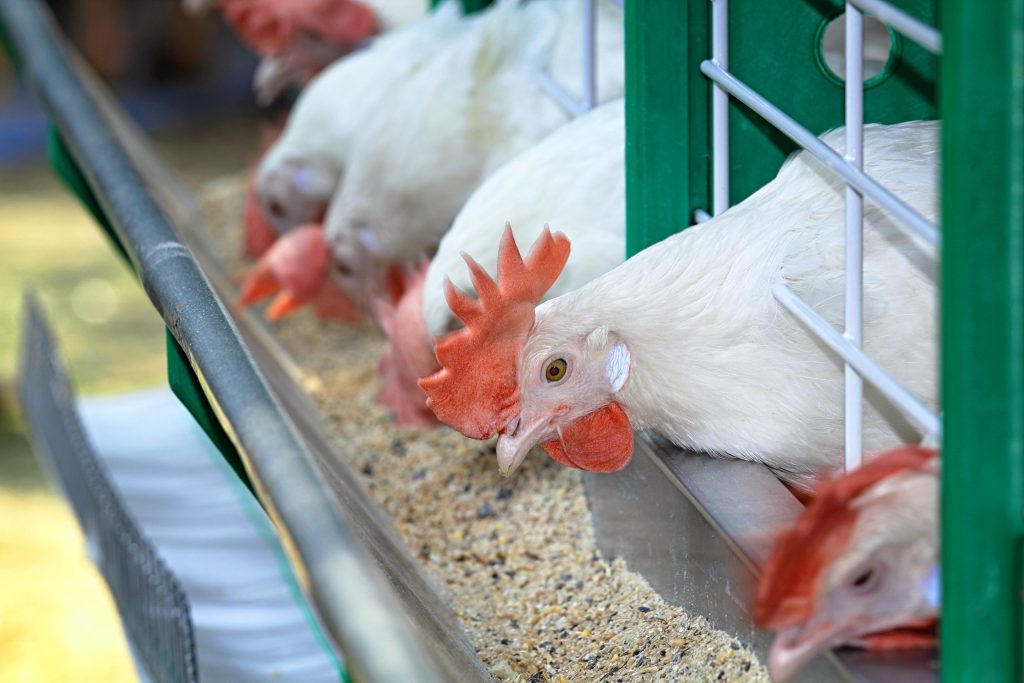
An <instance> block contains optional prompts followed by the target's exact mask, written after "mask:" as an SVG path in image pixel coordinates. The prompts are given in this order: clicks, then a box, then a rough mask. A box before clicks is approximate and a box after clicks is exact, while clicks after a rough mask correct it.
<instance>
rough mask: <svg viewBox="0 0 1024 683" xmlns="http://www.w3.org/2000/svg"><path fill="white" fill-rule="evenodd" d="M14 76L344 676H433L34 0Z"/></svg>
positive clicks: (8, 15)
mask: <svg viewBox="0 0 1024 683" xmlns="http://www.w3.org/2000/svg"><path fill="white" fill-rule="evenodd" d="M0 20H2V21H3V23H4V26H5V28H6V31H7V35H8V36H9V37H10V38H11V40H12V43H13V47H14V49H15V51H16V52H17V53H18V56H19V58H20V62H21V63H22V65H23V72H22V75H23V77H24V78H25V80H26V81H27V82H28V84H29V85H30V86H31V87H32V88H33V90H34V91H35V92H36V94H37V95H38V96H39V98H40V100H41V101H42V103H43V105H44V107H45V109H46V110H47V112H48V113H49V115H50V116H52V117H53V119H54V120H55V121H56V123H57V125H58V126H59V127H60V130H61V134H62V136H63V138H64V139H65V140H66V141H67V143H68V146H69V148H70V149H71V152H72V154H73V156H74V158H75V160H76V162H77V164H78V165H79V167H80V168H81V169H82V171H83V173H84V175H85V177H86V179H87V181H88V183H89V186H90V188H91V190H92V192H93V193H94V194H95V195H96V197H97V198H98V199H99V202H100V204H101V206H102V209H103V211H104V213H105V214H106V215H107V216H108V217H109V218H110V220H111V223H112V224H113V227H114V229H115V231H116V233H117V235H118V238H119V240H120V241H121V243H122V244H123V245H124V247H125V249H126V250H127V252H128V255H129V256H130V258H131V260H132V264H133V266H134V268H135V270H136V272H137V273H138V274H139V277H140V278H141V280H142V283H143V286H144V288H145V291H146V293H147V294H148V295H149V297H150V299H151V301H152V302H153V304H154V306H155V307H156V309H157V311H158V312H159V313H160V314H161V316H162V317H163V319H164V321H165V322H166V323H167V325H168V328H169V329H170V330H171V332H172V334H173V335H174V336H175V339H176V340H177V342H178V343H179V344H180V345H181V347H182V349H184V350H185V351H186V353H187V354H188V357H189V360H190V362H191V363H192V366H193V368H194V369H195V371H196V373H197V374H198V375H199V377H200V378H201V380H202V382H203V386H204V388H205V389H206V391H207V392H208V394H207V395H208V397H209V398H210V400H211V402H212V403H213V405H214V408H215V409H216V411H217V414H218V416H219V418H220V420H221V422H222V424H224V425H225V426H226V428H227V429H228V432H229V433H230V434H231V435H232V438H233V439H234V440H235V441H236V445H237V446H238V450H239V452H240V453H241V454H242V456H243V458H244V459H245V465H246V469H247V471H248V472H249V473H250V475H251V476H252V479H253V481H254V482H255V483H256V484H257V489H258V492H259V495H260V497H261V499H262V501H263V502H264V503H265V504H266V505H267V508H268V512H269V513H270V514H271V517H272V518H273V519H274V520H275V522H276V523H277V528H278V530H279V532H280V533H281V534H282V537H283V539H282V540H283V545H284V546H285V548H287V549H288V550H289V552H290V553H291V559H292V562H293V563H294V564H295V565H296V569H297V574H298V575H299V576H300V578H301V579H302V580H303V582H304V584H305V587H306V588H307V589H308V590H309V592H310V596H311V598H312V602H313V603H314V605H315V606H316V607H317V610H318V612H319V614H320V616H321V617H322V619H323V622H324V625H325V626H326V628H327V630H328V631H329V632H330V634H331V635H332V636H333V637H334V638H335V640H336V642H337V643H338V644H339V645H340V646H341V648H342V650H343V651H344V653H345V656H346V664H347V665H348V667H349V669H350V672H351V673H352V674H353V676H354V678H356V679H358V680H361V681H366V682H367V683H377V682H380V681H411V680H415V681H439V680H442V677H441V676H440V675H439V674H438V670H437V667H436V664H435V661H434V659H433V658H432V657H431V656H430V655H429V653H427V652H426V651H424V650H423V648H422V646H421V644H420V642H419V639H418V638H417V637H416V635H414V633H413V631H412V629H411V628H410V625H409V623H408V622H407V621H405V618H404V617H403V616H402V614H401V612H400V610H399V609H398V606H397V605H398V603H397V601H396V598H395V596H394V594H393V592H392V591H393V589H392V587H391V586H390V585H389V584H388V583H387V581H386V580H385V579H384V577H383V576H382V575H381V572H380V570H379V569H378V568H377V567H376V566H375V565H374V562H373V560H372V559H371V558H370V557H369V556H368V554H367V552H366V549H365V548H364V547H363V546H362V545H361V544H360V543H359V541H358V540H357V539H356V537H355V535H354V534H353V531H352V530H350V529H349V528H348V527H347V526H346V525H345V524H344V523H343V522H342V521H341V519H340V518H339V517H338V514H337V512H336V510H335V509H334V507H333V505H332V503H331V500H330V499H329V498H328V496H327V494H326V492H325V490H324V485H323V483H322V481H321V479H320V477H319V475H318V474H317V472H316V470H315V466H314V463H313V459H312V456H311V455H310V453H309V451H308V450H307V448H306V447H305V445H304V444H303V443H302V441H301V439H300V438H299V437H298V435H297V434H296V432H295V428H294V426H293V425H292V423H291V422H290V421H289V420H288V419H287V418H285V417H284V415H283V414H282V411H281V407H280V405H279V404H278V403H277V401H276V400H275V398H274V396H273V395H272V393H271V392H270V390H269V388H268V387H267V384H266V382H265V381H264V379H263V376H262V375H261V374H260V372H259V371H258V370H257V369H256V367H255V366H254V365H253V362H252V358H251V357H250V356H249V353H248V352H247V350H246V349H245V348H244V347H243V346H242V344H241V342H240V340H239V338H238V333H237V331H236V329H235V328H234V326H233V325H232V323H231V321H230V319H229V318H228V316H227V314H226V312H225V309H224V307H223V306H222V304H221V303H220V301H219V300H218V299H217V298H216V296H215V295H214V293H213V292H212V291H211V289H210V286H209V283H208V282H207V280H206V278H205V277H204V275H203V273H202V271H201V270H200V268H199V266H198V264H197V263H196V261H195V259H194V258H193V257H192V255H191V254H190V252H189V251H188V249H187V248H186V247H185V245H183V244H182V243H181V241H180V240H179V238H178V236H177V235H176V234H175V232H174V230H173V229H172V227H171V226H170V224H169V223H168V220H167V217H166V216H165V215H164V214H163V213H162V212H161V210H160V208H159V207H158V205H157V204H156V202H155V201H154V199H153V197H152V195H151V194H150V193H149V192H148V191H147V189H146V187H145V184H144V182H143V180H142V178H141V177H140V175H139V172H138V170H137V169H136V168H135V166H134V165H133V162H132V160H131V158H130V157H129V155H128V154H127V153H126V151H125V149H124V147H123V145H122V143H121V141H120V140H119V139H118V138H117V136H116V135H115V134H114V133H113V132H112V130H111V129H110V128H109V126H108V125H107V124H106V122H105V119H104V117H103V115H102V112H101V109H100V107H99V106H98V105H97V103H96V101H95V99H94V98H93V97H92V96H91V95H90V93H89V91H88V90H87V89H86V88H85V87H83V85H82V82H81V81H80V80H79V79H78V78H77V77H76V75H75V72H74V70H73V69H72V68H71V67H70V66H69V64H70V63H71V58H70V57H69V56H68V52H69V49H68V48H67V47H66V46H65V45H64V44H63V43H62V42H61V41H60V40H59V39H58V37H57V36H58V33H57V30H56V28H55V27H54V23H53V20H52V17H49V16H48V15H47V14H46V13H45V12H44V10H43V9H42V7H41V6H40V4H39V2H38V0H4V1H3V2H0Z"/></svg>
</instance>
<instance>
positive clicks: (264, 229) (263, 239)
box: [242, 173, 277, 259]
mask: <svg viewBox="0 0 1024 683" xmlns="http://www.w3.org/2000/svg"><path fill="white" fill-rule="evenodd" d="M276 240H277V232H275V231H274V229H273V228H272V227H270V224H269V223H268V222H267V219H266V218H265V217H264V215H263V209H261V208H260V198H259V192H258V191H257V189H256V174H255V173H254V174H253V175H252V177H251V178H250V179H249V187H248V188H246V190H245V238H244V240H243V242H242V252H243V253H244V254H245V256H246V258H251V259H258V258H259V257H261V256H263V254H265V253H267V250H269V249H270V247H271V245H273V244H274V242H275V241H276Z"/></svg>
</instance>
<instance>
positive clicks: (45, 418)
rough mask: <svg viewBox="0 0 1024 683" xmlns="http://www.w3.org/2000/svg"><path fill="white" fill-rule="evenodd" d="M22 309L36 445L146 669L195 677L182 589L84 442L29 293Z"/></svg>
mask: <svg viewBox="0 0 1024 683" xmlns="http://www.w3.org/2000/svg"><path fill="white" fill-rule="evenodd" d="M25 309H26V313H25V325H24V328H23V329H24V333H23V339H22V345H21V348H22V361H21V377H20V382H19V384H20V388H19V392H20V397H21V402H22V406H23V409H24V412H25V416H26V418H27V421H28V423H29V425H30V427H31V430H32V435H33V443H34V445H35V450H36V452H37V453H38V455H39V458H40V460H41V462H42V464H43V466H44V468H45V469H46V470H47V472H48V474H49V475H50V478H51V479H52V480H53V481H54V482H55V483H57V484H58V485H59V486H60V487H61V489H62V490H63V491H64V494H65V496H66V497H67V499H68V501H69V502H70V504H71V507H72V509H73V510H74V512H75V516H76V517H77V518H78V521H79V524H80V525H81V527H82V532H83V534H84V536H85V540H86V544H87V547H88V549H89V552H90V555H91V556H92V559H93V561H94V562H95V563H96V566H97V567H98V568H99V570H100V572H101V573H102V574H103V577H104V578H105V579H106V582H107V585H108V586H109V587H110V591H111V593H112V594H113V596H114V600H115V602H116V603H117V608H118V612H120V614H121V620H122V623H123V624H124V630H125V632H126V634H127V635H128V638H129V640H130V641H131V645H132V650H133V651H134V653H135V654H136V656H137V657H138V658H139V659H140V660H141V662H142V664H143V666H144V667H145V669H146V671H147V673H148V674H149V675H150V677H151V678H152V679H153V680H154V681H158V682H159V683H182V682H184V683H191V682H194V681H198V674H197V669H196V657H195V640H194V635H193V630H192V622H191V619H190V616H189V606H188V601H187V599H186V597H185V594H184V592H183V591H182V589H181V586H180V585H179V583H178V581H177V579H176V578H175V576H174V575H173V574H172V573H171V572H170V571H169V570H168V568H167V567H166V565H164V563H163V561H162V560H161V559H160V558H159V557H158V556H157V554H156V553H155V551H154V549H153V546H152V545H151V544H150V543H149V542H148V541H147V540H146V539H145V538H144V537H143V536H142V534H141V533H140V531H139V527H138V525H137V524H136V523H135V521H134V520H133V519H132V517H131V516H130V515H129V514H128V512H127V510H126V509H125V507H124V505H123V503H122V502H121V499H120V498H119V496H118V494H117V492H116V491H115V489H114V488H113V487H112V484H111V481H110V478H109V476H108V475H107V473H106V472H105V471H104V468H103V466H102V464H101V463H100V462H99V460H98V459H97V458H96V456H95V454H94V453H93V452H92V450H91V448H90V446H89V443H88V442H87V441H86V439H85V435H84V433H83V430H82V425H81V423H80V422H79V420H78V416H77V413H76V411H75V403H74V397H73V395H72V392H71V387H70V384H69V383H68V378H67V373H66V371H65V369H64V367H63V365H62V364H61V362H60V360H59V358H58V357H57V353H56V348H55V346H54V342H53V339H52V336H51V334H50V332H49V330H48V329H47V326H46V322H45V320H44V319H43V315H42V313H41V311H40V310H39V307H38V305H37V304H36V303H35V302H34V301H33V300H32V299H31V298H29V299H28V300H27V303H26V307H25Z"/></svg>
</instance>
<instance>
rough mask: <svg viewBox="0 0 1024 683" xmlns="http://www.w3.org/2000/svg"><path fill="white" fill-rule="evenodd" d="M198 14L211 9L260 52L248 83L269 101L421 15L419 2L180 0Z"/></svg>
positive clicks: (262, 99) (422, 6)
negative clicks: (381, 33)
mask: <svg viewBox="0 0 1024 683" xmlns="http://www.w3.org/2000/svg"><path fill="white" fill-rule="evenodd" d="M184 5H185V8H186V9H187V10H189V11H190V12H193V13H199V12H204V11H207V10H209V9H210V8H211V7H217V8H218V9H219V10H220V12H221V14H223V16H224V18H225V19H226V20H227V21H228V23H230V24H231V25H232V26H233V27H234V28H235V30H236V31H237V32H238V34H239V35H240V36H241V37H242V39H243V40H245V42H246V43H248V44H249V46H250V47H251V48H252V49H253V50H254V51H255V52H257V53H258V54H259V55H260V56H261V60H260V63H259V66H258V67H257V69H256V75H255V77H254V79H253V87H254V89H255V91H256V96H257V99H258V100H259V101H260V102H262V103H269V102H271V101H272V100H273V99H274V98H275V97H277V95H278V94H280V92H281V91H282V90H283V89H284V88H285V87H286V86H288V85H290V84H293V83H294V84H298V85H302V84H304V83H306V82H307V81H309V80H310V79H311V78H313V77H314V76H315V75H316V74H317V73H319V72H320V70H321V69H323V68H324V67H326V66H327V65H328V64H330V63H331V62H333V61H335V60H336V59H338V58H339V57H341V56H343V55H345V54H347V53H348V52H349V51H351V50H352V49H353V48H355V47H357V46H358V45H359V44H361V43H362V42H363V41H365V40H366V39H368V38H369V37H370V36H371V35H373V34H374V33H377V32H386V31H390V30H392V29H395V28H399V27H401V26H405V25H406V24H409V23H412V22H413V21H416V20H417V19H419V18H421V17H422V16H423V15H424V14H425V13H426V11H427V6H428V5H427V3H426V2H423V1H422V0H362V1H361V0H184Z"/></svg>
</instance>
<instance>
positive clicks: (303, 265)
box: [238, 225, 359, 322]
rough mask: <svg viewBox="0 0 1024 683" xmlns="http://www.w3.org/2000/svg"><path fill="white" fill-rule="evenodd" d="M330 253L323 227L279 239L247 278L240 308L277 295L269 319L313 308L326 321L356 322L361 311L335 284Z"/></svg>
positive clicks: (294, 232)
mask: <svg viewBox="0 0 1024 683" xmlns="http://www.w3.org/2000/svg"><path fill="white" fill-rule="evenodd" d="M330 260H331V257H330V250H329V249H328V248H327V244H326V242H325V241H324V238H323V230H321V229H320V226H319V225H305V226H302V227H300V228H297V229H295V230H293V231H292V232H290V233H288V234H287V235H285V236H284V237H282V238H280V239H278V240H277V241H276V242H275V243H274V244H273V246H271V247H270V249H269V250H268V251H267V253H266V254H264V255H263V257H262V258H260V260H259V261H258V262H257V263H256V265H255V266H254V267H253V269H252V270H251V271H250V273H249V274H248V275H247V276H246V279H245V282H244V283H243V285H242V293H241V296H240V297H239V302H238V303H239V305H240V306H250V305H252V304H253V303H255V302H257V301H260V300H262V299H265V298H267V297H269V296H272V295H276V297H275V298H274V300H273V301H272V302H271V304H270V307H269V308H268V309H267V318H268V319H270V320H277V319H278V318H281V317H283V316H285V315H287V314H288V313H291V312H293V311H295V310H298V309H299V308H302V307H304V306H306V305H312V306H313V308H314V310H315V311H316V313H317V316H318V317H320V318H321V319H324V320H340V321H344V322H355V321H356V320H358V319H359V310H358V309H357V308H356V306H355V304H354V303H353V302H352V300H351V299H350V298H349V297H348V296H347V295H346V294H345V292H344V291H343V290H342V289H341V288H340V287H338V285H337V284H336V283H335V282H334V280H333V278H332V277H331V273H330Z"/></svg>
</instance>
